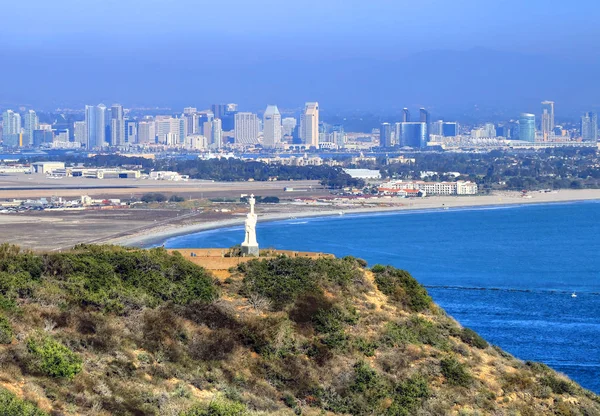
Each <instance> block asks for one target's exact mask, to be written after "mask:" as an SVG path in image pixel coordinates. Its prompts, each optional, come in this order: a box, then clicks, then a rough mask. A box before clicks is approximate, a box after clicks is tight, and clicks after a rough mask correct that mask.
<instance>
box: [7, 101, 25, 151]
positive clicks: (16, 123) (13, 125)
mask: <svg viewBox="0 0 600 416" xmlns="http://www.w3.org/2000/svg"><path fill="white" fill-rule="evenodd" d="M2 145H3V146H5V147H18V146H22V145H23V135H22V131H21V115H20V114H19V113H15V112H14V111H12V110H6V111H5V112H4V113H3V114H2Z"/></svg>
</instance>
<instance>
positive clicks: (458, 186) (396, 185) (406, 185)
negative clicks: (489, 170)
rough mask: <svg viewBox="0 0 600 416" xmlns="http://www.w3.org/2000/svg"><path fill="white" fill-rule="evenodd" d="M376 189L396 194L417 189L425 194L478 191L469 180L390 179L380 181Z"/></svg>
mask: <svg viewBox="0 0 600 416" xmlns="http://www.w3.org/2000/svg"><path fill="white" fill-rule="evenodd" d="M378 190H379V193H380V194H384V195H398V196H406V195H405V192H404V191H406V190H418V191H422V192H424V193H425V194H426V195H476V194H477V192H478V188H477V184H476V183H474V182H470V181H457V182H425V181H406V182H405V181H390V182H386V183H382V184H381V185H380V186H379V188H378Z"/></svg>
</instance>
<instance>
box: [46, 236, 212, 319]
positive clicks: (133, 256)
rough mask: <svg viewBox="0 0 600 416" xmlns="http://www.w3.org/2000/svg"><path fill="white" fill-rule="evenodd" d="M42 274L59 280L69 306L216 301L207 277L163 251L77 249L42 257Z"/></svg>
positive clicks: (119, 309) (117, 309)
mask: <svg viewBox="0 0 600 416" xmlns="http://www.w3.org/2000/svg"><path fill="white" fill-rule="evenodd" d="M44 262H45V265H46V266H45V275H48V276H54V279H58V280H59V283H60V284H61V286H63V287H64V288H65V289H66V291H67V293H68V294H69V301H70V302H71V303H75V304H79V305H81V306H96V307H101V308H103V309H105V310H107V311H113V312H122V311H123V309H124V305H129V306H137V307H143V306H150V307H155V306H158V305H160V304H162V303H164V302H169V301H170V302H173V303H175V304H179V305H187V304H189V303H191V302H194V301H203V302H210V301H212V300H214V299H216V297H217V288H216V286H215V285H214V283H213V279H212V277H211V275H210V274H209V273H208V272H207V271H206V270H204V269H203V268H201V267H199V266H197V265H195V264H193V263H192V262H189V261H187V260H186V259H185V258H184V257H183V256H182V255H181V254H178V253H174V254H173V255H171V254H169V253H168V252H167V251H166V250H165V249H163V248H154V249H150V250H137V249H127V248H123V247H117V246H95V245H79V246H76V247H75V248H74V250H73V251H71V252H66V253H53V254H48V255H46V256H45V257H44Z"/></svg>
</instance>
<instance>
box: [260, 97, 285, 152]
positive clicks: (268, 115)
mask: <svg viewBox="0 0 600 416" xmlns="http://www.w3.org/2000/svg"><path fill="white" fill-rule="evenodd" d="M280 144H281V114H280V113H279V109H278V108H277V106H276V105H269V106H267V109H266V110H265V114H264V116H263V146H264V147H267V148H273V147H278V146H279V145H280Z"/></svg>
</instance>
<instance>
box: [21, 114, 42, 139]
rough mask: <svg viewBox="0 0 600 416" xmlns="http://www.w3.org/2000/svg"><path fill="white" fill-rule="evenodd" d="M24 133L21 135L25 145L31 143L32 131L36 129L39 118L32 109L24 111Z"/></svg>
mask: <svg viewBox="0 0 600 416" xmlns="http://www.w3.org/2000/svg"><path fill="white" fill-rule="evenodd" d="M24 119H25V120H24V121H25V125H24V130H25V134H24V136H23V144H24V145H27V146H31V145H33V132H34V131H36V130H37V129H38V128H39V126H40V119H39V118H38V116H37V114H36V113H35V111H33V110H29V111H28V112H26V113H25V117H24Z"/></svg>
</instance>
